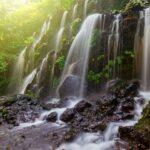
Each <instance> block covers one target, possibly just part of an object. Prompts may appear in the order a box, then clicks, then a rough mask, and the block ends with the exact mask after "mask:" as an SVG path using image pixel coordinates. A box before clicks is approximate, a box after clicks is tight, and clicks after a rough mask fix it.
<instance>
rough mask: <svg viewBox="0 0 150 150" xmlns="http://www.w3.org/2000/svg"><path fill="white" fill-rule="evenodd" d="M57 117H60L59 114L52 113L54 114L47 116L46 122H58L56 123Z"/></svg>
mask: <svg viewBox="0 0 150 150" xmlns="http://www.w3.org/2000/svg"><path fill="white" fill-rule="evenodd" d="M57 117H58V115H57V112H52V113H50V114H49V115H48V116H47V118H46V120H47V121H48V122H56V121H57Z"/></svg>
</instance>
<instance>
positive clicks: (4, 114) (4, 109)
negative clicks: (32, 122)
mask: <svg viewBox="0 0 150 150" xmlns="http://www.w3.org/2000/svg"><path fill="white" fill-rule="evenodd" d="M7 115H8V111H7V109H6V108H5V107H3V109H2V116H3V118H7Z"/></svg>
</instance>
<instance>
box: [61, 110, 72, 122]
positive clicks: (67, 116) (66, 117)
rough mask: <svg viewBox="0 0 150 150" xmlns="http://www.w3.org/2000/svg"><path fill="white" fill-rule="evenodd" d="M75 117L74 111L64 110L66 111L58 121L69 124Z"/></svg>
mask: <svg viewBox="0 0 150 150" xmlns="http://www.w3.org/2000/svg"><path fill="white" fill-rule="evenodd" d="M74 116H75V111H74V109H66V111H65V112H64V113H63V114H62V115H61V116H60V120H62V121H64V122H69V121H70V120H71V119H73V118H74Z"/></svg>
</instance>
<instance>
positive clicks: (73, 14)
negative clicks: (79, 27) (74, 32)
mask: <svg viewBox="0 0 150 150" xmlns="http://www.w3.org/2000/svg"><path fill="white" fill-rule="evenodd" d="M77 9H78V4H75V5H74V7H73V12H72V21H73V20H74V19H75V18H76V15H77Z"/></svg>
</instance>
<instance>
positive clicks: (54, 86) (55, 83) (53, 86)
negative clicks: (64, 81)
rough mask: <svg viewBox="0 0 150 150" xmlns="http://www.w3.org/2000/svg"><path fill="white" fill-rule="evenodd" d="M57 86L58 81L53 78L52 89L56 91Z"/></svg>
mask: <svg viewBox="0 0 150 150" xmlns="http://www.w3.org/2000/svg"><path fill="white" fill-rule="evenodd" d="M58 84H59V80H58V79H57V78H54V79H53V85H52V88H53V89H56V88H57V86H58Z"/></svg>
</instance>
